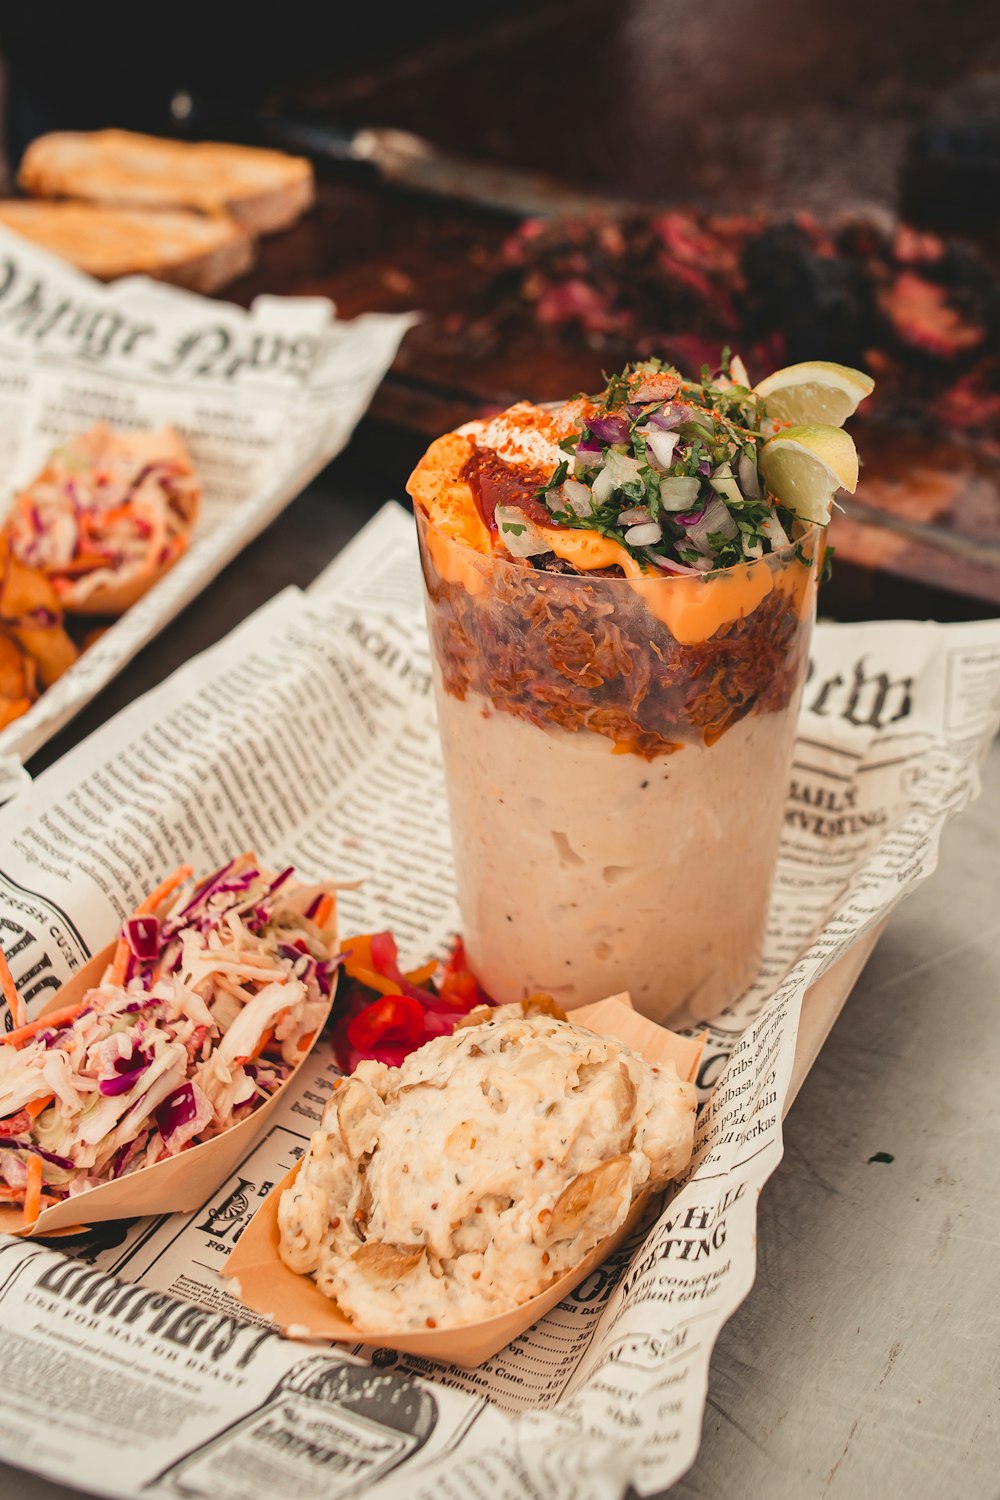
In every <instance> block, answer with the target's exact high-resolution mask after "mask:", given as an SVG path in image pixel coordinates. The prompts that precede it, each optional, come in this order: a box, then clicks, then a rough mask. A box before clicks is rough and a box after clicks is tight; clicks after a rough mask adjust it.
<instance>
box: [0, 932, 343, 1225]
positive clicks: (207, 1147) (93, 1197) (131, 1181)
mask: <svg viewBox="0 0 1000 1500" xmlns="http://www.w3.org/2000/svg"><path fill="white" fill-rule="evenodd" d="M332 946H333V948H334V950H335V949H336V944H334V945H332ZM114 952H115V944H114V943H109V944H108V946H107V947H106V948H104V949H102V950H101V952H100V953H95V955H94V957H93V958H91V959H89V960H88V962H87V963H85V964H84V965H83V968H82V969H78V970H77V972H76V973H75V974H74V975H73V977H72V979H68V980H67V981H66V983H65V984H64V985H62V986H61V987H60V988H59V989H58V990H56V992H55V994H54V995H53V996H52V999H51V1000H49V1001H47V1003H46V1004H45V1005H44V1006H43V1007H42V1009H41V1010H40V1011H39V1012H38V1015H39V1017H42V1016H46V1015H49V1014H50V1013H51V1012H52V1011H54V1010H60V1009H62V1008H63V1006H66V1005H76V1004H77V1003H78V1002H79V1001H80V1000H82V999H83V997H84V995H85V994H86V993H87V991H88V990H89V989H94V988H95V987H96V986H97V985H98V984H100V982H101V976H102V975H103V973H104V971H105V969H106V968H107V967H108V965H109V964H110V962H111V960H112V958H113V957H114ZM338 978H339V970H336V969H335V970H334V971H333V974H332V975H331V984H330V1000H329V1003H328V1005H327V1008H326V1012H325V1014H324V1016H323V1021H322V1023H321V1024H320V1025H319V1026H318V1027H317V1028H316V1037H315V1038H314V1039H313V1041H312V1042H311V1043H310V1045H309V1046H308V1047H307V1048H306V1049H305V1051H304V1052H303V1053H302V1056H301V1057H300V1058H299V1061H298V1062H297V1063H296V1064H295V1067H294V1068H293V1069H292V1071H291V1072H290V1073H289V1075H288V1077H287V1078H286V1079H285V1081H284V1083H283V1084H282V1085H281V1087H280V1088H279V1089H276V1090H275V1092H274V1093H273V1094H272V1095H271V1097H270V1099H268V1100H266V1101H265V1103H263V1104H262V1105H260V1106H259V1108H257V1109H255V1110H254V1111H253V1112H252V1113H251V1114H249V1115H247V1117H246V1119H245V1120H241V1121H240V1122H239V1124H238V1125H230V1126H229V1128H228V1129H227V1130H223V1131H222V1132H221V1134H220V1135H216V1136H213V1137H212V1139H211V1140H210V1141H202V1143H201V1145H200V1146H192V1147H191V1148H190V1149H189V1150H187V1151H181V1152H179V1153H178V1154H177V1155H176V1156H168V1157H167V1158H166V1159H165V1160H164V1161H158V1162H155V1163H154V1164H153V1166H151V1167H142V1168H140V1170H139V1171H138V1172H132V1173H130V1174H129V1175H127V1176H125V1177H119V1178H118V1179H117V1181H115V1182H105V1183H102V1184H101V1186H100V1187H96V1188H88V1189H87V1191H86V1192H84V1193H77V1194H76V1195H75V1196H74V1197H72V1198H64V1199H63V1200H62V1202H60V1203H54V1204H52V1205H51V1207H49V1208H43V1209H42V1212H41V1213H40V1214H39V1215H38V1218H37V1219H36V1220H35V1223H34V1224H33V1225H32V1227H31V1228H30V1229H25V1228H24V1217H23V1215H22V1213H21V1210H20V1208H15V1207H13V1206H11V1207H7V1206H4V1207H0V1234H13V1235H20V1236H22V1237H25V1238H27V1237H32V1236H33V1237H36V1238H42V1239H44V1238H45V1237H46V1236H47V1235H51V1234H54V1233H59V1234H65V1233H67V1232H68V1231H69V1230H79V1229H82V1228H85V1227H86V1226H87V1225H89V1224H99V1223H102V1222H103V1221H104V1220H106V1219H137V1218H142V1217H144V1216H145V1215H146V1214H172V1213H188V1212H190V1210H191V1209H195V1208H198V1207H199V1206H200V1205H201V1204H202V1203H204V1202H205V1200H206V1198H208V1197H209V1196H210V1195H211V1194H212V1193H213V1192H214V1191H215V1189H216V1188H217V1187H218V1185H219V1183H220V1182H224V1181H225V1179H226V1178H227V1177H228V1176H230V1174H231V1173H232V1172H233V1171H234V1170H235V1168H236V1165H237V1163H238V1162H240V1161H241V1160H242V1159H243V1157H244V1156H245V1155H246V1153H247V1152H248V1151H249V1149H250V1146H251V1144H252V1143H253V1140H254V1137H255V1136H257V1135H258V1134H259V1133H260V1132H261V1131H262V1130H263V1128H264V1125H265V1123H266V1121H267V1118H268V1116H269V1115H271V1114H272V1113H273V1112H274V1110H275V1109H277V1107H278V1105H279V1104H280V1102H281V1100H282V1099H283V1098H284V1096H285V1092H286V1090H287V1089H289V1088H291V1086H292V1084H293V1083H294V1082H295V1079H296V1078H297V1076H298V1072H299V1069H300V1068H301V1067H302V1064H303V1063H304V1062H305V1060H306V1058H307V1057H308V1056H309V1054H310V1052H311V1051H312V1050H313V1047H315V1045H316V1041H317V1040H318V1039H319V1037H321V1036H322V1034H323V1027H324V1026H325V1025H326V1022H327V1019H328V1017H329V1014H330V1009H331V1007H332V1005H333V1001H334V997H335V996H336V993H337V980H338Z"/></svg>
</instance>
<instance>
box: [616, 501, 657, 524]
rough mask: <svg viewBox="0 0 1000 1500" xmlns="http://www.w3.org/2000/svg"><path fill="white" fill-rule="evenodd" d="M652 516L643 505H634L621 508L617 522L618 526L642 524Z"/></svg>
mask: <svg viewBox="0 0 1000 1500" xmlns="http://www.w3.org/2000/svg"><path fill="white" fill-rule="evenodd" d="M652 519H653V517H652V516H651V515H650V513H649V509H648V507H647V506H645V505H634V506H633V507H632V509H631V510H623V511H619V513H618V524H619V525H620V526H642V525H644V524H645V523H646V522H647V521H651V520H652Z"/></svg>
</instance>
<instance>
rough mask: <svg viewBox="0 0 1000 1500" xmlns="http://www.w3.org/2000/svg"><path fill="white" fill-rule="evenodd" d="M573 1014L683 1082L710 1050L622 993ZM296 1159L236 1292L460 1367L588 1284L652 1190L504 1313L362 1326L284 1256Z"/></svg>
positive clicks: (265, 1210) (315, 1324)
mask: <svg viewBox="0 0 1000 1500" xmlns="http://www.w3.org/2000/svg"><path fill="white" fill-rule="evenodd" d="M570 1019H571V1020H572V1021H573V1022H575V1023H577V1024H579V1025H581V1026H586V1027H589V1029H590V1030H591V1031H596V1032H597V1033H599V1034H600V1035H601V1036H610V1037H614V1038H615V1039H616V1040H617V1041H620V1042H624V1044H625V1046H626V1047H630V1048H631V1049H632V1051H633V1052H637V1053H639V1054H640V1055H641V1056H642V1057H644V1058H645V1059H646V1061H647V1062H650V1063H654V1064H657V1063H663V1062H673V1063H674V1064H675V1065H676V1067H677V1072H678V1074H679V1075H680V1077H681V1078H682V1079H685V1080H687V1081H689V1082H693V1081H694V1077H695V1074H696V1073H697V1070H698V1063H699V1061H700V1060H701V1054H702V1050H703V1048H704V1036H703V1035H702V1036H700V1037H697V1038H693V1039H692V1038H690V1037H682V1036H677V1035H676V1033H674V1032H672V1031H667V1030H666V1029H665V1028H664V1027H662V1026H658V1025H657V1024H656V1022H655V1021H648V1020H647V1019H646V1018H645V1017H644V1016H641V1015H639V1013H638V1011H636V1010H633V1008H632V1002H631V1000H630V999H629V997H628V995H615V996H612V997H611V998H610V999H608V1000H599V1001H598V1002H597V1003H596V1004H594V1005H585V1006H582V1007H581V1008H580V1009H579V1010H574V1011H572V1012H571V1015H570ZM300 1165H301V1163H296V1165H295V1166H294V1167H293V1168H292V1170H291V1171H290V1172H289V1173H288V1174H287V1176H286V1177H285V1178H284V1180H283V1181H282V1182H280V1183H278V1185H277V1186H276V1187H275V1188H274V1189H273V1190H272V1191H271V1193H270V1194H269V1195H268V1197H267V1198H266V1200H265V1201H264V1203H263V1204H262V1205H261V1207H260V1208H259V1209H258V1211H257V1213H256V1214H255V1215H254V1217H253V1219H252V1220H251V1221H250V1224H249V1225H248V1227H247V1228H246V1229H245V1230H244V1232H243V1234H242V1235H241V1236H240V1239H239V1243H238V1244H237V1246H236V1248H235V1249H234V1250H233V1252H232V1254H231V1255H230V1256H229V1258H228V1260H227V1261H226V1264H225V1266H224V1267H223V1269H222V1274H223V1275H224V1276H227V1277H232V1278H234V1283H233V1285H232V1287H231V1291H232V1293H233V1295H234V1296H235V1297H236V1298H237V1299H238V1300H239V1301H240V1302H242V1303H243V1304H244V1305H245V1306H246V1307H249V1308H252V1309H253V1311H254V1312H258V1313H262V1314H264V1316H265V1317H269V1318H272V1319H273V1320H274V1322H275V1323H277V1324H278V1326H279V1327H280V1328H281V1329H282V1331H283V1332H284V1333H285V1334H286V1335H287V1336H288V1337H290V1338H301V1339H326V1340H331V1341H333V1342H336V1343H348V1344H369V1345H375V1346H378V1347H383V1348H389V1349H398V1350H400V1351H401V1352H403V1353H405V1354H418V1355H421V1356H422V1357H423V1358H425V1359H434V1360H441V1361H443V1362H445V1363H447V1364H454V1365H466V1366H471V1365H480V1364H482V1363H483V1361H484V1360H486V1359H489V1358H490V1356H491V1355H493V1354H496V1353H497V1351H498V1350H500V1349H503V1348H504V1347H505V1346H506V1345H507V1344H509V1343H510V1342H511V1341H512V1340H513V1339H516V1338H517V1337H518V1336H519V1335H520V1334H522V1333H524V1332H525V1330H526V1329H528V1328H530V1327H531V1325H532V1323H536V1322H537V1321H538V1319H539V1318H541V1317H543V1316H544V1314H545V1313H547V1312H549V1311H550V1310H551V1309H552V1308H553V1307H555V1305H556V1303H557V1302H560V1301H561V1300H562V1298H563V1297H565V1296H566V1294H567V1292H569V1291H571V1290H572V1288H573V1287H575V1286H577V1285H579V1283H580V1282H581V1281H584V1280H585V1279H586V1278H587V1277H588V1276H589V1275H590V1273H591V1272H592V1271H594V1270H596V1268H597V1267H598V1266H599V1265H600V1264H601V1263H602V1261H605V1260H607V1258H608V1256H609V1255H611V1254H612V1252H613V1251H614V1250H616V1249H617V1247H618V1246H619V1245H620V1244H621V1242H622V1241H623V1240H624V1239H625V1237H626V1235H628V1234H629V1232H630V1231H631V1230H632V1228H633V1227H634V1225H635V1224H636V1223H637V1222H638V1221H639V1218H640V1217H641V1215H642V1212H643V1210H644V1209H645V1207H646V1204H647V1201H648V1198H649V1195H648V1193H643V1194H640V1196H639V1197H638V1198H637V1199H636V1200H635V1202H634V1203H633V1205H632V1208H631V1210H630V1212H629V1214H628V1217H627V1218H626V1219H625V1222H624V1223H623V1224H621V1225H620V1226H619V1228H618V1229H617V1230H615V1232H614V1234H611V1235H608V1236H607V1237H606V1238H605V1239H603V1240H602V1241H601V1242H600V1244H598V1245H595V1246H594V1248H593V1250H591V1252H590V1254H589V1255H587V1256H586V1257H585V1259H583V1260H582V1261H580V1263H579V1264H578V1265H576V1266H574V1267H573V1268H572V1270H569V1271H566V1272H565V1273H564V1274H563V1275H562V1276H560V1277H559V1278H558V1279H557V1280H556V1281H554V1282H553V1283H552V1284H551V1286H548V1287H546V1289H545V1291H544V1292H539V1294H538V1296H537V1297H532V1298H531V1300H530V1301H528V1302H522V1304H521V1305H520V1307H516V1308H513V1309H512V1310H511V1311H510V1312H507V1313H500V1314H498V1315H497V1316H496V1317H493V1318H485V1319H482V1320H481V1321H480V1322H478V1323H466V1324H465V1325H464V1326H463V1327H461V1328H434V1329H409V1330H407V1331H406V1332H401V1331H400V1330H398V1329H392V1328H380V1329H369V1328H366V1329H364V1330H361V1329H358V1328H356V1327H355V1326H354V1324H353V1323H351V1322H350V1320H349V1319H348V1318H346V1317H345V1316H344V1315H343V1313H342V1312H341V1311H340V1309H339V1308H338V1306H337V1304H336V1303H335V1302H332V1301H331V1300H330V1299H329V1298H328V1297H325V1296H324V1295H323V1293H322V1292H321V1291H320V1289H319V1287H318V1286H317V1285H316V1283H315V1281H313V1279H312V1277H311V1276H300V1275H298V1274H297V1273H296V1272H295V1271H290V1270H289V1269H288V1267H287V1266H286V1265H285V1264H284V1262H283V1261H282V1260H281V1258H280V1256H279V1254H278V1242H279V1234H278V1200H279V1198H280V1196H281V1194H282V1193H283V1192H284V1190H285V1189H286V1188H287V1187H290V1186H291V1184H292V1182H293V1181H294V1180H295V1176H296V1173H297V1172H298V1170H299V1167H300Z"/></svg>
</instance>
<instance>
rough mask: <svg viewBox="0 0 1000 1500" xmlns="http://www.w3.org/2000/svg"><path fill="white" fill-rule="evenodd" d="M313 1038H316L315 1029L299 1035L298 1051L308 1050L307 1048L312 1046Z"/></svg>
mask: <svg viewBox="0 0 1000 1500" xmlns="http://www.w3.org/2000/svg"><path fill="white" fill-rule="evenodd" d="M315 1038H316V1033H315V1031H307V1032H306V1034H305V1036H300V1037H299V1040H298V1048H299V1051H300V1052H306V1051H308V1049H309V1048H310V1047H311V1046H312V1044H313V1042H314V1040H315Z"/></svg>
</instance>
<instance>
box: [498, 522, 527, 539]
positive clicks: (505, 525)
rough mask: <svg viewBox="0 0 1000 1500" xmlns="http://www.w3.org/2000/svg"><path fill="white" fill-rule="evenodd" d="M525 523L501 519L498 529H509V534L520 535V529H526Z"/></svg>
mask: <svg viewBox="0 0 1000 1500" xmlns="http://www.w3.org/2000/svg"><path fill="white" fill-rule="evenodd" d="M527 529H528V527H527V525H526V524H525V525H521V523H520V522H518V521H501V523H500V530H501V531H509V532H510V534H511V536H520V535H521V532H522V531H527Z"/></svg>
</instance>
